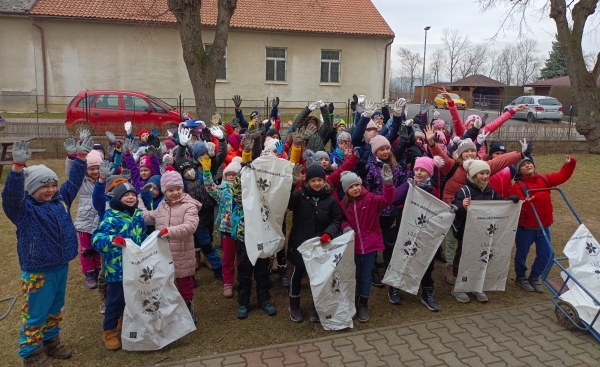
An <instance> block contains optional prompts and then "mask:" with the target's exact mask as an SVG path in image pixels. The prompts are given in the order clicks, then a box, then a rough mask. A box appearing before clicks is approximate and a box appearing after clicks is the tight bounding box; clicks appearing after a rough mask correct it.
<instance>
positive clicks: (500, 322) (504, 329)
mask: <svg viewBox="0 0 600 367" xmlns="http://www.w3.org/2000/svg"><path fill="white" fill-rule="evenodd" d="M489 322H490V323H491V324H494V325H495V326H496V327H497V328H498V329H500V332H501V333H508V332H511V331H515V329H514V328H512V327H511V326H509V325H508V324H507V323H506V322H505V321H504V319H495V320H489Z"/></svg>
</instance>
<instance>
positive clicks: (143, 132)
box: [138, 129, 150, 139]
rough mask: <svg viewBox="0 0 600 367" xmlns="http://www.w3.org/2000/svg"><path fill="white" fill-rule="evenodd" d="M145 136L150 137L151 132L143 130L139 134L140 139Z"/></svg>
mask: <svg viewBox="0 0 600 367" xmlns="http://www.w3.org/2000/svg"><path fill="white" fill-rule="evenodd" d="M143 134H148V135H150V131H148V130H147V129H141V130H140V132H138V137H139V138H140V139H141V138H142V135H143Z"/></svg>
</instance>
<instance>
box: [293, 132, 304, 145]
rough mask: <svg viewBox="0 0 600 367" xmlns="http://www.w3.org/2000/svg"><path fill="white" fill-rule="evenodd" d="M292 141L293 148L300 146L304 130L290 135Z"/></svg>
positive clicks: (302, 141)
mask: <svg viewBox="0 0 600 367" xmlns="http://www.w3.org/2000/svg"><path fill="white" fill-rule="evenodd" d="M292 141H293V142H294V145H295V146H301V145H302V143H304V128H300V130H298V131H295V132H293V133H292Z"/></svg>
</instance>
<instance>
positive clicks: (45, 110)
mask: <svg viewBox="0 0 600 367" xmlns="http://www.w3.org/2000/svg"><path fill="white" fill-rule="evenodd" d="M30 19H31V25H32V26H34V27H36V28H37V29H39V30H40V42H41V44H42V67H43V69H44V113H46V112H48V65H47V64H46V40H45V39H44V28H42V27H40V26H39V25H37V24H35V23H33V18H30ZM36 109H37V107H36Z"/></svg>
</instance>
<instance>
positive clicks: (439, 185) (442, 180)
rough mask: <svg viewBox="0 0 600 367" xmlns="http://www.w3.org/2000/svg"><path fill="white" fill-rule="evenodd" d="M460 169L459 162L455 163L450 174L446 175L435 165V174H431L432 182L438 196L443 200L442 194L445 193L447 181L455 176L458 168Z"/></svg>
mask: <svg viewBox="0 0 600 367" xmlns="http://www.w3.org/2000/svg"><path fill="white" fill-rule="evenodd" d="M457 169H458V164H456V163H455V164H454V166H452V169H451V170H450V172H448V175H444V174H443V173H442V171H440V169H439V168H437V167H435V169H434V170H433V176H431V184H432V185H433V187H435V188H436V189H437V191H438V198H439V199H440V200H441V199H442V195H444V188H445V187H446V182H447V181H448V180H450V179H451V178H452V176H454V174H455V173H456V170H457Z"/></svg>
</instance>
